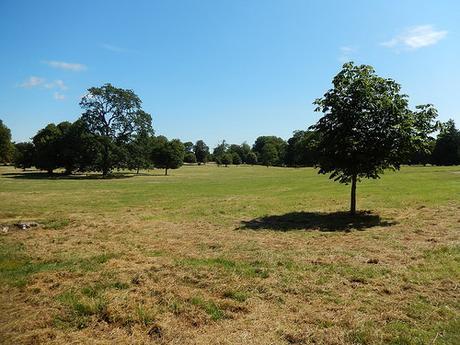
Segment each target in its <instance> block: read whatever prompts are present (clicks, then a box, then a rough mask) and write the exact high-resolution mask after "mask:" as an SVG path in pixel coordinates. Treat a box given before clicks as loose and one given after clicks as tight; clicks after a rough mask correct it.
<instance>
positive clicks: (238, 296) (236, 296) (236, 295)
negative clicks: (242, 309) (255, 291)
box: [223, 290, 248, 302]
mask: <svg viewBox="0 0 460 345" xmlns="http://www.w3.org/2000/svg"><path fill="white" fill-rule="evenodd" d="M223 296H224V297H225V298H230V299H233V300H235V301H238V302H244V301H246V300H247V299H248V294H247V293H246V292H243V291H237V290H227V291H225V292H224V293H223Z"/></svg>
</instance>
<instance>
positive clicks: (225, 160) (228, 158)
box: [221, 153, 233, 167]
mask: <svg viewBox="0 0 460 345" xmlns="http://www.w3.org/2000/svg"><path fill="white" fill-rule="evenodd" d="M221 159H222V164H223V165H225V167H227V166H229V165H230V164H232V163H233V157H232V155H231V154H230V153H224V154H223V155H222V158H221Z"/></svg>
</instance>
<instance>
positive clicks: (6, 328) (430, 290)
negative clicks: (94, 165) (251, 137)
mask: <svg viewBox="0 0 460 345" xmlns="http://www.w3.org/2000/svg"><path fill="white" fill-rule="evenodd" d="M0 173H1V176H0V223H2V224H12V223H14V222H16V221H18V220H33V221H37V222H39V223H40V224H41V226H40V227H38V228H32V229H29V230H25V231H24V230H10V231H9V232H7V233H5V234H1V235H0V310H1V313H0V342H1V343H4V344H62V343H68V344H79V343H83V344H151V343H153V344H155V343H158V344H460V299H459V295H460V246H459V245H460V167H450V168H445V167H404V168H403V169H402V170H401V171H400V172H387V173H386V174H385V175H384V176H383V177H382V179H380V180H372V181H363V182H362V183H360V184H359V185H358V208H359V209H361V210H366V211H368V212H364V213H362V214H360V215H359V216H358V217H356V218H355V219H351V218H349V217H348V216H347V215H346V214H344V213H343V211H346V210H347V208H348V203H349V186H343V185H339V184H337V183H333V182H331V181H329V180H328V179H327V177H325V176H320V175H317V173H316V172H315V171H314V170H313V169H310V168H305V169H289V168H265V167H259V166H255V167H246V166H240V167H230V168H217V167H215V166H194V167H183V168H181V169H179V170H174V171H171V176H167V177H165V176H162V175H163V172H162V171H157V170H154V171H150V172H145V174H142V175H141V176H134V175H126V176H125V177H122V176H120V177H119V178H113V179H99V178H96V177H95V176H89V177H84V176H79V177H72V178H66V177H59V176H58V177H51V178H50V177H47V176H46V175H45V174H41V173H37V172H25V173H22V172H21V171H19V170H14V169H12V168H6V167H3V168H0Z"/></svg>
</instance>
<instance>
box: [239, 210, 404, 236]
mask: <svg viewBox="0 0 460 345" xmlns="http://www.w3.org/2000/svg"><path fill="white" fill-rule="evenodd" d="M395 224H397V222H395V221H386V220H382V219H381V218H380V216H379V215H377V214H372V213H371V212H370V211H362V212H358V213H357V214H356V215H354V216H353V215H351V214H350V213H348V212H333V213H327V212H291V213H286V214H282V215H272V216H264V217H260V218H255V219H252V220H249V221H242V222H241V226H240V228H239V229H250V230H264V229H265V230H275V231H291V230H319V231H330V232H333V231H345V232H348V231H351V230H353V229H355V230H364V229H368V228H372V227H375V226H384V227H386V226H392V225H395Z"/></svg>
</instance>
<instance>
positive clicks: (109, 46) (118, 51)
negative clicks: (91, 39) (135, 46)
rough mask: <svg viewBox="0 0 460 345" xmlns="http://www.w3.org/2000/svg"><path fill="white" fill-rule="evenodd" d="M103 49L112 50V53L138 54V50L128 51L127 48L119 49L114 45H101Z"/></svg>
mask: <svg viewBox="0 0 460 345" xmlns="http://www.w3.org/2000/svg"><path fill="white" fill-rule="evenodd" d="M101 47H102V48H104V49H106V50H110V51H111V52H115V53H137V51H136V50H132V49H126V48H123V47H119V46H116V45H113V44H108V43H103V44H101Z"/></svg>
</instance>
